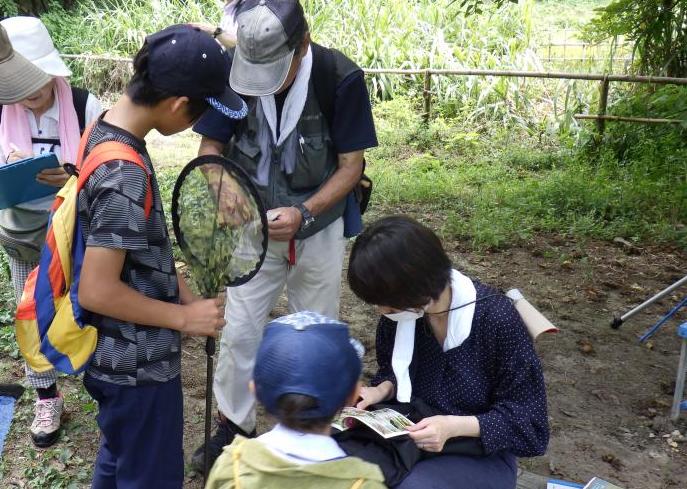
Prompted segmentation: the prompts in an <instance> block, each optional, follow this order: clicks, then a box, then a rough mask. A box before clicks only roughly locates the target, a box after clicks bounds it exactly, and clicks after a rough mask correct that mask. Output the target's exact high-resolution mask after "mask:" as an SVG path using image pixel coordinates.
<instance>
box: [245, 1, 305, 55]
mask: <svg viewBox="0 0 687 489" xmlns="http://www.w3.org/2000/svg"><path fill="white" fill-rule="evenodd" d="M282 2H283V3H287V1H284V0H282ZM288 2H291V3H294V4H295V7H296V8H295V9H293V10H291V9H288V7H287V8H285V9H284V10H286V11H288V13H289V15H288V16H287V17H286V18H285V20H284V22H283V24H284V31H285V32H286V35H287V36H288V39H287V41H286V43H287V45H288V46H289V49H296V50H298V49H300V46H301V45H302V44H303V40H304V39H305V36H306V34H307V33H308V32H310V28H309V27H308V21H307V19H306V18H305V12H304V11H303V6H302V5H301V2H299V1H298V0H288ZM255 4H256V2H254V1H250V0H249V1H246V0H239V1H238V2H236V5H234V11H233V14H234V18H237V17H238V16H239V14H240V13H241V12H242V11H243V10H245V9H249V8H252V7H254V6H255ZM296 54H300V53H299V52H298V51H296Z"/></svg>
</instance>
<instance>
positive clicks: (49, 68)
mask: <svg viewBox="0 0 687 489" xmlns="http://www.w3.org/2000/svg"><path fill="white" fill-rule="evenodd" d="M32 63H33V64H34V65H36V66H38V67H39V68H40V69H41V70H43V71H44V72H46V73H47V74H48V75H51V76H60V77H69V76H72V70H70V69H69V67H68V66H67V65H66V64H65V63H64V61H63V60H62V58H61V57H60V55H59V53H58V52H57V51H53V52H51V53H50V54H48V55H47V56H43V57H42V58H38V59H34V60H33V61H32Z"/></svg>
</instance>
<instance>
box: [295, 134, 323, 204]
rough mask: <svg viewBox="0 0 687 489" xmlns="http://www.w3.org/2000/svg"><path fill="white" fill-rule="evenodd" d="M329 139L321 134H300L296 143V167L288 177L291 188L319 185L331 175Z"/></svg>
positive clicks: (306, 187)
mask: <svg viewBox="0 0 687 489" xmlns="http://www.w3.org/2000/svg"><path fill="white" fill-rule="evenodd" d="M328 160H329V141H328V140H327V139H325V138H323V137H322V135H319V136H302V135H299V137H298V141H297V143H296V167H295V168H294V170H293V173H292V174H291V175H287V176H286V178H287V180H288V182H289V187H290V188H291V190H297V191H302V190H310V189H314V188H317V187H319V186H320V185H322V183H324V181H325V180H326V179H327V178H328V177H329V174H330V172H329V171H328V170H330V168H329V167H330V165H328Z"/></svg>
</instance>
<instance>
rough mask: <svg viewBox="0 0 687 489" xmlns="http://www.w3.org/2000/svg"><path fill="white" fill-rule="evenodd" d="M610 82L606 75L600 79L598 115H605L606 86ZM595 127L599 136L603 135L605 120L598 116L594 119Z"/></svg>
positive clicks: (606, 105)
mask: <svg viewBox="0 0 687 489" xmlns="http://www.w3.org/2000/svg"><path fill="white" fill-rule="evenodd" d="M610 83H611V82H609V81H608V76H604V79H603V80H602V81H601V89H600V92H599V115H600V116H604V115H606V108H607V107H608V87H609V85H610ZM596 128H597V130H598V132H599V136H603V133H604V130H605V129H606V120H605V119H603V118H600V119H598V120H597V121H596Z"/></svg>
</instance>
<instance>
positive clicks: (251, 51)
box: [229, 0, 305, 97]
mask: <svg viewBox="0 0 687 489" xmlns="http://www.w3.org/2000/svg"><path fill="white" fill-rule="evenodd" d="M304 22H305V15H304V13H303V8H302V7H301V5H300V3H299V2H298V0H247V1H246V2H244V3H243V4H242V6H241V8H240V10H239V13H238V15H237V16H236V23H237V27H238V30H237V45H236V52H235V54H234V60H233V63H232V65H231V75H230V77H229V83H230V84H231V88H233V89H234V90H235V91H236V92H237V93H239V94H241V95H248V96H253V97H260V96H264V95H271V94H274V93H276V92H277V90H279V88H281V86H282V85H283V84H284V82H285V81H286V77H287V75H288V73H289V68H290V67H291V61H292V60H293V57H294V55H295V53H296V49H295V47H293V46H292V44H293V42H294V39H295V36H296V32H297V29H298V27H299V26H302V24H303V23H304Z"/></svg>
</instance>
